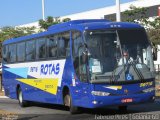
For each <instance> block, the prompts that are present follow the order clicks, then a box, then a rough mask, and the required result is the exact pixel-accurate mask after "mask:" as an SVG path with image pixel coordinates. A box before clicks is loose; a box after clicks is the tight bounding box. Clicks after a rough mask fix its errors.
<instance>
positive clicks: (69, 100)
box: [64, 94, 79, 114]
mask: <svg viewBox="0 0 160 120" xmlns="http://www.w3.org/2000/svg"><path fill="white" fill-rule="evenodd" d="M64 105H65V106H68V107H69V110H70V113H71V114H77V113H78V112H79V110H78V107H76V106H74V105H73V103H72V98H71V96H70V94H67V95H65V97H64Z"/></svg>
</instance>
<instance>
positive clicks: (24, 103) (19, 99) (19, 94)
mask: <svg viewBox="0 0 160 120" xmlns="http://www.w3.org/2000/svg"><path fill="white" fill-rule="evenodd" d="M17 93H18V101H19V105H20V106H21V107H26V106H27V102H26V101H24V100H23V93H22V90H21V88H20V87H19V88H18V91H17Z"/></svg>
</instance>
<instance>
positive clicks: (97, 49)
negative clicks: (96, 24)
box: [85, 29, 154, 81]
mask: <svg viewBox="0 0 160 120" xmlns="http://www.w3.org/2000/svg"><path fill="white" fill-rule="evenodd" d="M85 41H86V44H87V48H88V52H89V54H88V58H89V59H88V63H89V64H88V65H89V73H90V76H91V80H95V81H98V80H99V81H111V80H112V81H133V80H144V79H151V78H153V77H154V76H153V60H152V52H151V45H150V43H149V41H148V38H147V36H146V33H145V31H144V30H143V29H127V30H93V31H86V32H85Z"/></svg>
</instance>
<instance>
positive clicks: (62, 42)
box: [58, 31, 70, 57]
mask: <svg viewBox="0 0 160 120" xmlns="http://www.w3.org/2000/svg"><path fill="white" fill-rule="evenodd" d="M69 40H70V32H69V31H68V32H64V33H61V34H60V35H59V40H58V54H59V57H68V56H69V55H70V49H69V48H70V45H69V43H70V42H69Z"/></svg>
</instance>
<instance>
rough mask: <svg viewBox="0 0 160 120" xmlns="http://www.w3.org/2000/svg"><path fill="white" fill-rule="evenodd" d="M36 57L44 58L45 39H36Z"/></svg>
mask: <svg viewBox="0 0 160 120" xmlns="http://www.w3.org/2000/svg"><path fill="white" fill-rule="evenodd" d="M36 58H37V59H43V58H46V39H45V38H40V39H37V40H36Z"/></svg>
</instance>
